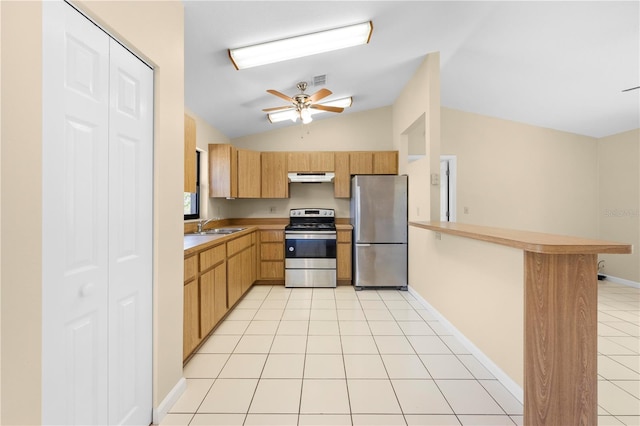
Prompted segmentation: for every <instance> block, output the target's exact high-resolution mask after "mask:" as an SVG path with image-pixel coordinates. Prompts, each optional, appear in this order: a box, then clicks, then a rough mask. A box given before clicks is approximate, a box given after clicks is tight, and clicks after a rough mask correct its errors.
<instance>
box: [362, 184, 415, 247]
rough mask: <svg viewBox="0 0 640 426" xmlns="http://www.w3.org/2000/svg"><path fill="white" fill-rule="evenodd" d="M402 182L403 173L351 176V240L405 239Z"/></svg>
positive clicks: (391, 241)
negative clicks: (398, 174) (352, 205)
mask: <svg viewBox="0 0 640 426" xmlns="http://www.w3.org/2000/svg"><path fill="white" fill-rule="evenodd" d="M406 182H407V177H406V176H356V177H354V178H353V181H352V186H353V188H352V195H353V197H354V200H353V201H352V202H353V203H354V212H353V213H352V220H354V222H353V223H355V225H356V226H355V228H354V234H355V235H354V237H355V242H358V243H406V242H407V232H408V231H407V183H406Z"/></svg>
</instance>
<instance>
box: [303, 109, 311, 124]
mask: <svg viewBox="0 0 640 426" xmlns="http://www.w3.org/2000/svg"><path fill="white" fill-rule="evenodd" d="M300 119H301V120H302V124H309V123H311V122H312V121H313V118H312V117H311V112H310V111H309V108H303V109H302V110H301V111H300Z"/></svg>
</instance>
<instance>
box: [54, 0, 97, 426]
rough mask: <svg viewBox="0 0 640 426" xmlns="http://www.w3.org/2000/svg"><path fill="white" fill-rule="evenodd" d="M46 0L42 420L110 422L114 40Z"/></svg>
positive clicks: (75, 13)
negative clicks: (111, 57) (110, 131)
mask: <svg viewBox="0 0 640 426" xmlns="http://www.w3.org/2000/svg"><path fill="white" fill-rule="evenodd" d="M42 7H43V70H46V72H44V73H43V87H42V90H43V94H42V96H43V111H44V113H43V129H42V130H43V143H42V197H43V200H42V204H43V205H42V228H43V233H42V396H43V397H42V420H43V423H45V424H68V425H71V424H105V423H107V421H108V418H107V403H106V401H107V367H108V365H107V324H108V312H107V309H106V304H105V303H104V301H105V300H106V299H107V292H108V265H107V247H108V235H107V226H106V224H107V210H108V209H107V206H108V199H107V194H108V180H107V166H108V163H107V162H106V161H105V159H106V158H107V157H108V151H107V141H108V121H107V120H108V116H109V114H108V106H109V105H108V101H107V99H108V83H109V80H108V79H109V72H108V70H109V68H108V64H109V40H108V38H105V34H104V33H103V32H102V31H100V30H99V29H98V28H97V27H95V26H94V25H93V24H91V23H89V22H88V21H87V20H86V19H84V18H83V17H82V16H81V15H79V14H78V13H77V12H76V11H74V10H73V9H72V8H71V7H69V6H68V5H66V4H64V3H62V2H44V3H43V5H42Z"/></svg>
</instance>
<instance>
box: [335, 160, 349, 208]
mask: <svg viewBox="0 0 640 426" xmlns="http://www.w3.org/2000/svg"><path fill="white" fill-rule="evenodd" d="M334 164H335V174H336V176H335V178H334V180H333V196H334V197H335V198H351V173H350V172H349V153H348V152H335V153H334Z"/></svg>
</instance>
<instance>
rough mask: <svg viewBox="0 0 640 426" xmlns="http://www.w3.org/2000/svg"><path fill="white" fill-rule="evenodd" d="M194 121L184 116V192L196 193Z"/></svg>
mask: <svg viewBox="0 0 640 426" xmlns="http://www.w3.org/2000/svg"><path fill="white" fill-rule="evenodd" d="M196 173H197V166H196V120H194V119H193V117H189V116H188V115H186V114H185V115H184V192H196Z"/></svg>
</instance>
